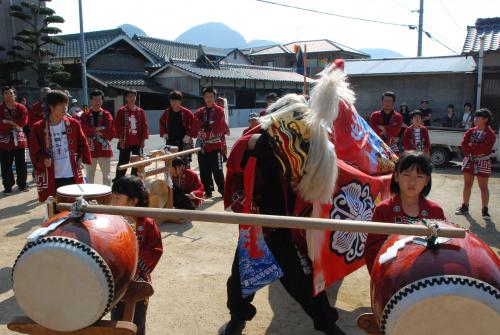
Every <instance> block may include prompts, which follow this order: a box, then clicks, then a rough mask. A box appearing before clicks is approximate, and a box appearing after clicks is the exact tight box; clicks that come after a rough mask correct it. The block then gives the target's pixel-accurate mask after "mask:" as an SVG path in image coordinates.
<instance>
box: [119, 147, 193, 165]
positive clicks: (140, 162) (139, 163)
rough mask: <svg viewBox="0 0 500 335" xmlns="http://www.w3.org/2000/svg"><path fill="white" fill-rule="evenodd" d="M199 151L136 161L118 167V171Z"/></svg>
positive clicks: (181, 152)
mask: <svg viewBox="0 0 500 335" xmlns="http://www.w3.org/2000/svg"><path fill="white" fill-rule="evenodd" d="M200 150H201V148H194V149H189V150H184V151H179V152H176V153H173V154H168V155H163V156H158V157H154V158H148V159H144V160H142V161H138V162H135V163H128V164H124V165H120V166H119V167H118V170H126V169H129V168H134V167H138V166H145V165H149V164H151V163H153V162H157V161H168V160H172V159H174V158H175V157H180V156H184V155H188V154H192V153H195V152H197V151H200Z"/></svg>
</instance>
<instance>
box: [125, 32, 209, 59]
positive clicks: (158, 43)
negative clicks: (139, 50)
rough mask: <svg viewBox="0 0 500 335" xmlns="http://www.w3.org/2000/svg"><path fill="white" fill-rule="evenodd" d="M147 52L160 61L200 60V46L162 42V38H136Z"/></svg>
mask: <svg viewBox="0 0 500 335" xmlns="http://www.w3.org/2000/svg"><path fill="white" fill-rule="evenodd" d="M133 40H134V41H136V42H138V43H139V44H140V45H141V46H142V47H143V48H144V49H145V50H146V51H148V52H149V53H150V54H152V55H153V56H155V57H156V58H157V59H158V60H159V61H161V60H164V61H168V60H169V59H170V58H181V59H193V60H194V59H196V58H198V50H199V46H198V45H193V44H186V43H179V42H174V41H168V40H162V39H160V38H153V37H144V36H134V38H133Z"/></svg>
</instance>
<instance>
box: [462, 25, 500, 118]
mask: <svg viewBox="0 0 500 335" xmlns="http://www.w3.org/2000/svg"><path fill="white" fill-rule="evenodd" d="M481 35H484V58H483V82H482V90H481V107H487V108H489V109H490V110H491V111H492V113H493V117H494V119H495V122H496V125H498V124H499V123H498V121H499V118H500V17H496V18H484V19H477V20H476V24H475V25H474V26H468V27H467V37H466V38H465V42H464V47H463V49H462V55H466V56H472V57H473V58H474V60H475V61H476V62H477V63H478V57H479V47H480V37H481Z"/></svg>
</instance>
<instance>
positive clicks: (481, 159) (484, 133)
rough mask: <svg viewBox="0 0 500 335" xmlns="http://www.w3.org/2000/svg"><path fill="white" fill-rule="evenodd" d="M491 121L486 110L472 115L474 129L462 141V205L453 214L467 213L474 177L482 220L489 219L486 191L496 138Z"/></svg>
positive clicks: (482, 109) (488, 196) (487, 192)
mask: <svg viewBox="0 0 500 335" xmlns="http://www.w3.org/2000/svg"><path fill="white" fill-rule="evenodd" d="M491 120H492V116H491V112H490V111H489V110H488V109H487V108H481V109H479V110H477V111H476V112H475V113H474V125H475V127H473V128H471V129H469V130H467V132H466V133H465V134H464V137H463V139H462V144H461V148H462V154H463V156H464V159H463V161H462V171H463V173H464V191H463V203H462V206H460V207H459V208H458V209H457V210H456V212H455V214H457V215H464V214H467V213H468V212H469V200H470V194H471V190H472V185H473V184H474V176H477V183H478V185H479V189H480V190H481V203H482V206H483V208H482V215H483V219H485V220H489V219H491V217H490V214H489V212H488V202H489V200H490V192H489V190H488V178H489V177H490V175H491V160H490V155H491V153H492V151H493V146H494V145H495V141H496V136H495V132H494V131H493V129H491V127H490V123H491Z"/></svg>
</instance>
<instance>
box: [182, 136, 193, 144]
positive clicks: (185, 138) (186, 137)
mask: <svg viewBox="0 0 500 335" xmlns="http://www.w3.org/2000/svg"><path fill="white" fill-rule="evenodd" d="M190 140H191V137H189V135H184V137H183V138H182V142H184V143H189V141H190Z"/></svg>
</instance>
